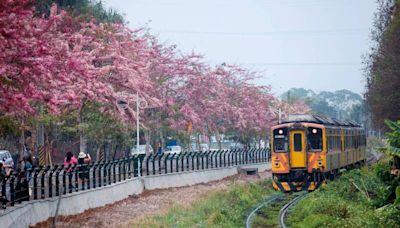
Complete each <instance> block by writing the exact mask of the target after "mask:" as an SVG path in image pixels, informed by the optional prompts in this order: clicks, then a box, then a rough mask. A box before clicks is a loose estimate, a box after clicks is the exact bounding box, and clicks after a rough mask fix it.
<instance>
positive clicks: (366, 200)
mask: <svg viewBox="0 0 400 228" xmlns="http://www.w3.org/2000/svg"><path fill="white" fill-rule="evenodd" d="M383 170H389V166H388V164H385V163H380V164H377V165H374V166H371V167H363V168H362V169H355V170H352V171H349V172H347V173H345V174H343V175H342V176H341V177H339V178H338V179H337V180H335V181H333V182H330V183H329V184H328V185H326V186H323V187H321V188H320V189H318V190H316V191H314V192H312V193H310V194H309V195H308V196H307V197H306V198H304V199H303V200H301V201H300V202H299V203H298V204H297V205H295V206H294V208H293V209H292V210H291V212H290V213H289V216H288V223H289V226H290V227H301V228H303V227H307V228H309V227H374V228H375V227H400V210H399V209H398V208H396V207H395V206H394V205H393V204H392V203H393V202H392V200H391V199H392V196H391V194H392V189H391V185H390V184H388V182H387V180H385V178H387V177H385V175H384V174H382V172H383Z"/></svg>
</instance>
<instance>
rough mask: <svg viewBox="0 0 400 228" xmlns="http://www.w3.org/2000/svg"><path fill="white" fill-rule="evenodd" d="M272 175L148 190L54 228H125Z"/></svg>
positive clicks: (64, 220) (62, 219)
mask: <svg viewBox="0 0 400 228" xmlns="http://www.w3.org/2000/svg"><path fill="white" fill-rule="evenodd" d="M270 177H271V172H269V171H267V172H261V173H259V175H258V176H256V175H235V176H232V177H228V178H225V179H223V180H219V181H213V182H209V183H204V184H197V185H193V186H187V187H179V188H169V189H160V190H147V191H144V192H143V193H142V194H140V195H133V196H130V197H129V198H127V199H124V200H121V201H118V202H116V203H113V204H109V205H106V206H104V207H99V208H94V209H89V210H86V211H85V212H83V213H81V214H77V215H73V216H61V217H58V218H57V223H56V227H68V228H70V227H121V226H122V227H124V226H127V225H128V224H129V222H130V221H133V220H137V219H142V218H144V217H146V216H152V215H156V214H162V213H165V212H167V211H168V209H169V208H170V207H171V206H172V205H176V204H181V205H189V204H191V203H192V202H194V201H195V200H197V199H199V198H200V197H202V196H203V195H205V194H208V193H210V192H214V191H221V190H225V189H227V188H228V187H229V186H230V185H232V184H234V183H235V184H245V183H249V182H253V181H258V180H262V179H267V178H270ZM52 223H53V219H49V220H47V221H46V222H42V223H40V224H37V225H36V226H34V227H36V228H43V227H51V226H52Z"/></svg>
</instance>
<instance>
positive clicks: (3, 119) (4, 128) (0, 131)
mask: <svg viewBox="0 0 400 228" xmlns="http://www.w3.org/2000/svg"><path fill="white" fill-rule="evenodd" d="M18 129H19V126H18V124H17V123H16V122H15V121H13V119H11V118H10V117H8V116H0V137H6V136H7V135H13V136H17V135H19V131H18Z"/></svg>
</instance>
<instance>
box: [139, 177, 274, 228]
mask: <svg viewBox="0 0 400 228" xmlns="http://www.w3.org/2000/svg"><path fill="white" fill-rule="evenodd" d="M270 186H271V182H270V181H264V182H261V183H250V184H248V185H233V186H231V187H230V188H229V189H228V190H227V191H219V192H215V193H213V194H211V195H208V196H205V197H204V198H202V199H200V200H198V201H196V202H195V203H193V204H192V205H191V206H189V207H183V206H174V207H172V208H171V209H170V210H169V211H168V212H167V213H166V214H165V215H161V216H154V217H151V218H148V219H144V220H142V221H139V222H138V223H135V224H131V226H134V227H243V226H244V221H245V219H246V216H247V214H248V213H249V211H250V209H251V208H252V206H254V205H255V204H257V203H258V202H260V201H262V199H263V198H265V197H266V196H267V195H268V194H271V193H272V192H273V190H272V189H271V187H270Z"/></svg>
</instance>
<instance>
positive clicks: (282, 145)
mask: <svg viewBox="0 0 400 228" xmlns="http://www.w3.org/2000/svg"><path fill="white" fill-rule="evenodd" d="M273 140H274V152H287V151H288V136H287V128H278V129H275V130H274V131H273Z"/></svg>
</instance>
